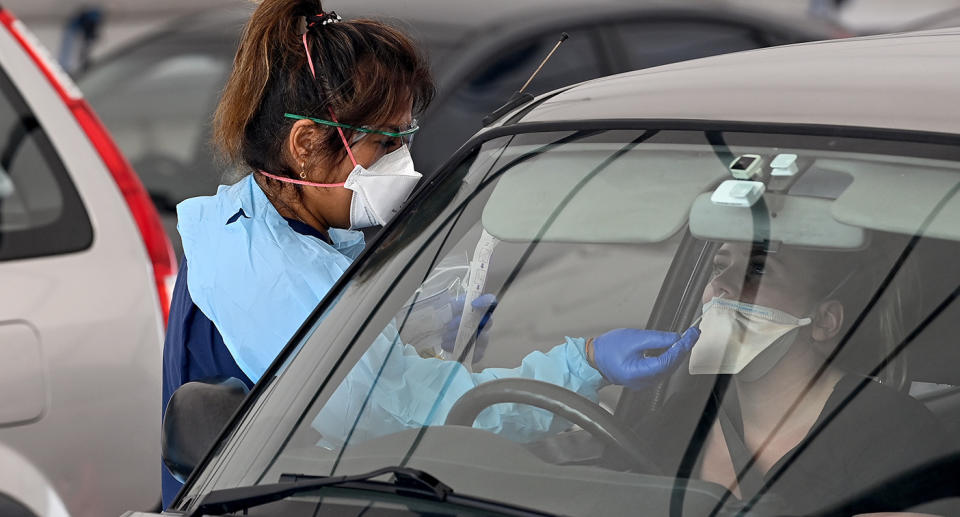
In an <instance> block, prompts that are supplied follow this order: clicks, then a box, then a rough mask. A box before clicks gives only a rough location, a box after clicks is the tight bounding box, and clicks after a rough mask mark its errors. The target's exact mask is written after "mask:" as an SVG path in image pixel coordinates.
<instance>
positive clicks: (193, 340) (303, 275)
mask: <svg viewBox="0 0 960 517" xmlns="http://www.w3.org/2000/svg"><path fill="white" fill-rule="evenodd" d="M433 94H434V85H433V82H432V79H431V76H430V72H429V69H428V65H427V63H426V61H425V60H424V58H423V57H422V55H421V53H420V52H419V50H418V49H417V48H416V46H415V45H414V44H413V42H412V41H411V40H410V38H409V37H407V36H406V35H404V34H403V33H401V32H400V31H398V30H396V29H394V28H392V27H389V26H387V25H385V24H383V23H380V22H377V21H373V20H350V21H345V20H341V19H340V17H339V16H337V15H336V13H334V12H326V11H324V9H323V6H322V5H321V3H320V1H319V0H263V1H262V2H260V4H259V5H258V7H257V8H256V10H255V11H254V13H253V15H252V16H251V18H250V20H249V22H248V23H247V25H246V27H245V28H244V32H243V36H242V39H241V42H240V46H239V49H238V50H237V55H236V58H235V59H234V68H233V71H232V73H231V75H230V78H229V80H228V82H227V85H226V87H225V89H224V92H223V95H222V97H221V100H220V103H219V105H218V107H217V111H216V114H215V116H214V127H213V129H214V143H215V144H216V145H217V147H218V148H219V150H220V151H221V152H222V154H223V155H224V156H225V157H226V158H227V160H228V161H229V162H230V163H232V164H234V165H236V166H238V167H239V168H240V169H241V170H245V171H246V172H247V174H246V176H245V177H244V178H243V179H241V180H240V181H239V182H237V183H235V184H233V185H229V186H221V187H220V188H219V189H218V190H217V193H216V195H213V196H208V197H198V198H193V199H188V200H186V201H184V202H182V203H180V205H178V207H177V216H178V226H177V228H178V230H179V232H180V235H181V238H182V241H183V250H184V255H185V257H184V260H183V262H182V264H181V265H180V270H179V273H178V277H177V282H176V285H175V287H174V292H173V300H172V304H171V310H170V319H169V322H168V327H167V336H166V340H165V343H164V352H163V361H164V362H163V410H164V411H166V406H167V402H168V401H169V400H170V397H171V395H172V394H173V392H174V391H175V390H176V389H177V388H178V387H180V386H181V385H183V384H184V383H187V382H190V381H194V380H207V379H216V378H228V377H234V378H237V379H240V380H241V381H242V382H243V383H244V384H246V385H247V386H248V387H252V386H253V384H254V383H255V382H256V381H257V380H258V379H259V378H260V377H261V376H262V375H263V373H264V372H265V371H266V369H267V367H268V366H269V365H270V364H271V362H272V361H273V360H274V358H275V357H276V356H277V354H278V353H279V352H280V351H281V350H282V349H283V347H284V346H285V345H286V344H287V342H288V341H289V340H290V338H291V337H292V336H293V335H294V333H295V332H296V331H297V329H298V328H299V327H300V325H301V324H302V323H303V322H304V321H305V320H306V318H307V317H308V316H309V315H310V313H311V312H312V311H313V310H314V308H315V307H316V306H317V304H318V303H319V302H320V301H321V300H322V299H323V297H324V296H325V295H326V294H327V292H328V291H329V290H330V288H331V287H332V286H333V285H334V283H335V282H336V281H337V280H338V279H339V278H340V276H341V275H342V274H343V272H344V271H345V270H346V269H347V267H348V266H349V265H350V263H351V262H352V261H353V260H354V258H356V257H357V255H358V254H359V253H360V252H361V251H362V250H363V248H364V240H363V234H362V233H361V232H360V231H359V230H360V229H363V228H366V227H373V226H377V225H383V224H385V223H386V222H387V221H389V220H390V218H391V217H393V215H394V214H395V213H396V212H397V210H398V209H399V206H400V205H401V204H402V202H403V201H404V200H405V199H406V197H407V196H408V195H409V194H410V192H411V191H412V190H413V189H414V187H415V186H416V184H417V182H418V181H419V179H420V174H419V173H417V172H416V171H415V170H414V166H413V161H412V159H411V157H410V152H409V149H408V144H409V142H410V138H411V137H412V136H413V134H414V133H415V132H416V131H417V123H416V120H415V119H414V118H413V114H414V113H419V112H421V111H422V110H423V109H424V108H425V107H426V106H427V104H428V103H429V102H430V100H431V99H432V97H433ZM478 300H480V306H477V305H476V304H475V305H474V306H475V308H478V309H482V308H483V307H484V304H486V306H489V305H490V304H491V302H492V301H491V298H490V297H480V298H479V299H478ZM460 307H461V311H462V303H461V305H460ZM643 337H644V338H646V337H651V338H652V340H646V339H632V340H630V342H628V343H624V346H625V347H626V348H628V349H632V350H639V349H640V348H642V347H658V348H664V347H665V346H669V345H670V343H674V342H677V345H676V346H674V347H673V348H671V350H670V352H668V353H665V354H663V355H661V356H659V357H650V358H645V359H644V360H641V361H638V362H633V363H630V364H629V365H628V367H626V369H625V370H624V372H629V373H624V374H623V375H625V376H626V377H631V376H634V377H636V378H641V377H642V378H646V377H651V376H656V375H659V374H661V373H662V372H665V371H668V370H670V369H671V368H672V367H673V365H674V364H675V363H676V362H677V361H679V359H680V358H682V357H684V356H685V354H686V353H687V352H688V351H689V350H690V346H692V343H693V341H694V340H695V339H696V336H695V335H693V334H691V335H689V336H687V337H686V339H685V340H680V336H679V335H677V334H672V333H650V334H644V335H643ZM383 339H384V340H386V342H391V338H390V337H389V336H387V337H384V338H383ZM450 345H452V343H450ZM615 352H616V353H618V354H619V353H627V352H623V351H622V350H616V351H615ZM611 353H614V352H611ZM418 359H420V358H418ZM438 363H440V361H433V362H432V361H430V360H427V359H422V360H421V363H420V364H421V366H422V367H426V368H432V367H436V365H437V364H438ZM446 364H456V363H450V362H446ZM618 371H619V369H618ZM583 372H586V373H583ZM490 374H491V375H492V374H493V372H490ZM510 374H512V375H518V376H519V375H522V376H527V377H532V378H540V379H549V380H551V381H552V382H555V383H558V384H560V385H563V386H565V387H568V388H570V389H572V390H575V391H581V392H584V391H587V392H589V391H592V390H595V387H596V386H597V385H598V383H599V379H600V374H599V373H597V371H596V370H594V369H593V368H592V367H590V366H589V365H588V364H587V360H586V350H585V343H584V342H583V340H580V341H577V342H570V343H567V344H566V345H565V346H564V347H563V348H561V349H558V350H557V351H556V352H554V353H553V354H552V355H547V356H545V355H544V354H537V355H534V354H531V356H530V357H528V358H527V359H525V360H524V364H523V366H522V367H521V368H518V369H514V370H512V371H511V372H510ZM582 375H589V378H586V379H584V378H581V376H582ZM485 378H486V377H484V376H482V375H480V376H476V377H470V376H468V382H469V383H470V385H471V386H472V385H475V384H476V383H478V382H482V381H483V380H484V379H485ZM364 382H366V380H364ZM425 394H426V395H429V392H425ZM350 403H351V401H350V400H345V401H344V404H345V406H344V408H347V407H348V406H349V404H350ZM340 414H341V416H342V414H343V412H341V413H340ZM335 420H336V415H335V416H334V418H332V419H331V421H330V423H332V424H336V423H337V422H335ZM180 486H181V484H180V482H179V481H177V480H176V479H175V478H174V477H173V476H172V475H171V474H170V473H169V472H168V471H167V470H166V469H165V468H164V470H163V506H164V508H166V507H167V506H168V505H169V504H170V503H171V502H172V500H173V498H174V497H175V495H176V492H177V491H178V490H179V487H180Z"/></svg>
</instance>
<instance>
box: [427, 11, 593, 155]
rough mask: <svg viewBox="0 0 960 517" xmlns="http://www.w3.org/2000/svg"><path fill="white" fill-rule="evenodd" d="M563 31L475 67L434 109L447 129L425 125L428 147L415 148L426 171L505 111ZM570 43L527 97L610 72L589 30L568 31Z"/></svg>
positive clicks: (510, 49)
mask: <svg viewBox="0 0 960 517" xmlns="http://www.w3.org/2000/svg"><path fill="white" fill-rule="evenodd" d="M561 32H562V31H561V30H560V29H557V30H556V31H555V32H550V33H546V34H540V35H538V36H536V37H534V38H531V39H528V40H526V41H521V42H517V43H513V44H510V45H507V46H505V47H501V48H500V49H499V50H497V51H496V53H494V54H493V55H492V56H488V58H487V59H488V60H487V61H482V62H478V63H476V64H475V66H473V67H472V69H473V70H474V71H473V72H472V73H471V75H470V76H468V77H467V78H466V80H464V81H463V82H461V83H458V84H454V85H452V88H451V90H450V97H448V98H445V99H443V100H441V101H440V102H439V103H438V104H437V106H436V112H435V114H434V115H433V116H434V117H435V118H433V120H442V121H443V124H436V125H434V126H429V125H428V126H424V128H423V130H422V131H421V134H420V136H419V137H418V139H419V140H421V141H423V142H430V143H431V145H430V146H429V147H427V146H422V147H419V148H418V146H417V145H416V144H415V145H414V148H413V152H414V159H415V161H416V162H417V165H418V166H419V167H420V168H421V170H423V171H424V172H428V171H433V170H434V169H435V168H436V167H437V166H439V165H440V164H441V163H442V160H444V159H446V158H447V156H449V154H450V153H452V152H453V151H455V150H456V149H457V147H459V146H460V144H462V143H463V142H465V141H466V140H467V139H468V138H470V136H471V135H473V133H475V132H477V131H479V130H480V129H481V127H482V125H481V120H482V119H483V117H484V116H486V115H488V114H490V113H491V112H492V111H493V110H495V109H497V108H499V107H500V106H502V105H503V104H504V103H505V102H507V99H509V98H510V96H511V95H512V94H513V93H514V92H516V91H517V90H519V89H520V87H521V86H523V84H524V83H525V82H526V81H527V79H528V78H529V77H530V75H531V74H533V72H534V70H536V69H537V66H538V65H539V64H540V62H541V61H542V60H543V58H544V57H546V55H547V54H548V53H549V52H550V49H552V48H553V46H554V45H556V43H557V41H558V40H559V39H560V34H561ZM567 33H568V34H569V35H570V38H569V39H568V40H567V41H566V42H564V44H563V45H562V46H561V47H560V49H559V50H558V51H557V53H556V54H555V55H554V56H553V57H552V58H551V59H550V60H549V61H548V62H547V64H546V65H544V67H543V69H542V70H541V71H540V73H539V74H537V77H536V78H535V79H534V80H533V82H532V83H530V86H529V87H528V88H527V90H526V91H527V92H529V93H532V94H533V95H538V94H541V93H545V92H548V91H551V90H555V89H557V88H560V87H562V86H567V85H571V84H575V83H578V82H582V81H586V80H588V79H593V78H596V77H600V76H601V75H605V74H607V73H610V72H609V70H607V69H606V68H605V66H604V65H602V64H601V58H600V51H601V50H600V48H599V42H598V41H597V40H596V38H595V37H594V35H593V32H592V31H591V30H590V29H579V30H569V31H567Z"/></svg>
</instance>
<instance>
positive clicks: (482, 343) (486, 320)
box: [440, 293, 497, 362]
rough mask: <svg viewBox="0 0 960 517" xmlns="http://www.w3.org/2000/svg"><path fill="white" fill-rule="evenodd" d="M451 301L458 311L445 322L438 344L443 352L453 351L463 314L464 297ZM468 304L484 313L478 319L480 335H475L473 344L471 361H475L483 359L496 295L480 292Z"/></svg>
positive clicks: (495, 305) (491, 324)
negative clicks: (475, 339) (441, 339)
mask: <svg viewBox="0 0 960 517" xmlns="http://www.w3.org/2000/svg"><path fill="white" fill-rule="evenodd" d="M452 302H453V303H452V304H451V306H453V307H456V308H458V309H459V312H455V313H454V316H453V318H451V319H450V320H449V321H448V322H447V325H446V328H445V329H444V336H443V342H442V344H441V345H440V346H441V348H443V350H444V351H445V352H453V347H454V345H455V344H456V342H457V330H459V329H460V319H461V317H462V315H463V303H464V297H462V296H460V297H457V298H456V299H455V300H452ZM470 306H471V307H473V310H475V311H484V312H485V313H486V314H485V315H484V316H483V319H482V320H480V329H479V330H480V335H479V336H477V342H476V344H475V345H474V351H473V361H474V362H476V361H479V360H481V359H483V354H484V353H485V352H486V350H487V333H488V332H489V331H490V327H492V326H493V309H495V308H496V307H497V297H496V296H494V295H492V294H489V293H487V294H481V295H480V296H478V297H477V298H476V299H475V300H473V302H471V303H470ZM454 359H457V358H454Z"/></svg>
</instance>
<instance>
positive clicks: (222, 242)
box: [163, 176, 604, 508]
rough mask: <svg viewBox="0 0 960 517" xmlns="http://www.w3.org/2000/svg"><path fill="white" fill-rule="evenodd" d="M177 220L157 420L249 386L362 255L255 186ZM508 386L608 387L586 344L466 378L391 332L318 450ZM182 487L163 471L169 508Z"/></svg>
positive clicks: (334, 411)
mask: <svg viewBox="0 0 960 517" xmlns="http://www.w3.org/2000/svg"><path fill="white" fill-rule="evenodd" d="M178 214H179V217H180V224H179V225H178V228H179V230H180V233H181V236H182V237H183V243H184V252H185V255H186V257H185V259H184V262H183V265H182V266H181V268H180V274H179V276H178V278H177V282H176V285H175V287H174V293H173V303H172V305H171V310H170V321H169V323H168V328H167V337H166V341H165V343H164V354H163V355H164V364H163V370H164V371H163V409H164V410H166V404H167V401H169V399H170V396H171V395H172V394H173V392H174V391H175V390H176V389H177V388H178V387H179V386H181V385H182V384H184V383H186V382H189V381H192V380H199V379H204V378H211V377H236V378H238V379H240V380H242V381H243V382H244V383H245V384H246V385H247V386H249V387H252V385H253V383H254V382H256V381H257V380H258V379H259V378H260V376H261V375H262V374H263V373H264V371H265V370H266V368H267V367H268V366H269V364H270V362H272V360H273V358H274V357H275V356H276V355H277V354H278V353H279V352H280V350H282V349H283V347H284V346H285V345H286V344H287V342H288V341H289V339H290V337H292V335H293V334H294V332H296V330H297V329H298V328H299V326H300V324H301V323H302V322H303V321H304V320H305V319H306V318H307V316H309V315H310V313H311V312H312V311H313V309H314V308H315V306H316V304H317V303H319V301H320V300H321V299H322V298H323V296H324V295H325V294H326V293H327V291H329V289H330V288H331V287H332V286H333V284H334V283H335V282H336V281H337V279H338V278H339V275H340V274H342V272H343V271H344V270H345V269H346V267H347V266H349V264H350V262H352V260H353V259H354V258H355V257H356V255H357V254H359V252H360V251H361V250H362V246H363V241H362V234H360V235H361V237H360V240H359V244H358V239H357V234H359V232H347V231H344V230H331V231H330V232H329V236H330V239H331V240H326V239H324V237H323V235H322V234H320V233H319V232H317V231H316V230H314V229H313V228H311V227H309V226H307V225H305V224H303V223H301V222H299V221H290V220H287V219H284V218H282V217H281V216H280V215H279V213H277V211H276V209H275V208H273V206H272V205H271V204H270V202H269V201H268V200H267V198H266V196H265V195H264V194H263V192H262V191H261V190H260V188H259V186H258V185H257V184H256V182H255V181H253V178H252V177H251V176H248V177H247V178H246V179H244V180H242V181H241V182H239V183H237V184H236V185H233V186H229V187H227V186H221V187H220V189H219V190H218V191H217V195H215V196H210V197H205V198H193V199H191V200H187V201H185V202H183V203H181V205H180V206H178ZM188 262H189V264H190V266H189V272H188V268H187V263H188ZM277 293H282V295H279V296H278V295H277ZM503 377H526V378H532V379H539V380H543V381H546V382H550V383H553V384H556V385H559V386H564V387H566V388H568V389H570V390H572V391H575V392H577V393H580V394H581V395H584V396H586V397H588V398H591V399H594V400H596V393H597V390H598V389H599V388H600V387H601V386H602V385H603V383H604V380H603V377H602V376H601V375H600V373H599V372H598V371H596V370H595V369H594V368H592V367H590V366H589V365H588V363H587V361H586V359H585V352H584V340H583V339H582V338H567V339H566V341H565V342H564V343H563V344H561V345H558V346H556V347H554V348H553V349H552V350H550V351H549V352H547V353H541V352H534V353H531V354H529V355H528V356H527V357H525V358H524V359H523V361H522V364H521V365H520V366H519V367H517V368H488V369H486V370H484V371H482V372H478V373H471V372H469V371H468V370H466V369H465V368H463V366H462V365H460V364H459V363H456V362H450V361H441V360H439V359H425V358H422V357H420V356H419V355H418V354H417V352H416V350H415V349H414V348H413V347H412V346H410V345H407V344H404V343H402V342H401V341H400V339H399V336H398V333H397V330H396V328H395V326H394V325H393V323H391V324H390V325H388V326H387V328H385V329H384V331H383V332H382V333H381V334H380V335H379V336H378V337H377V339H376V340H375V341H374V343H372V344H371V346H370V348H369V349H368V351H367V352H366V353H365V354H364V355H363V356H362V357H361V359H360V361H359V363H357V365H355V366H354V368H353V369H352V370H351V371H350V373H349V374H348V375H347V377H346V378H345V379H344V381H343V382H342V383H341V384H340V386H338V388H337V390H336V391H335V392H334V393H333V395H332V397H331V399H330V400H329V401H328V402H327V403H326V404H325V405H324V406H323V408H322V410H321V411H319V413H318V414H317V416H316V418H315V419H314V421H313V427H314V428H316V429H317V430H318V431H320V433H321V434H322V435H323V440H322V441H321V443H320V444H318V445H321V446H327V447H337V446H339V445H341V444H342V443H343V442H344V441H345V440H346V439H347V438H348V437H349V438H350V440H351V441H354V442H356V441H361V440H364V439H368V438H373V437H376V436H381V435H385V434H389V433H393V432H397V431H401V430H404V429H408V428H415V427H420V426H423V425H436V424H440V423H442V422H443V420H444V418H445V417H446V414H447V412H448V411H449V409H450V407H451V406H452V404H453V403H454V402H456V400H457V399H458V398H459V397H460V396H461V395H463V393H465V392H466V391H468V390H469V389H471V388H473V387H474V386H476V385H478V384H481V383H483V382H486V381H489V380H493V379H497V378H503ZM560 425H561V422H558V419H556V418H555V417H554V415H553V414H551V413H549V412H547V411H544V410H540V409H536V408H532V407H529V406H521V405H516V404H498V405H496V406H493V407H491V408H489V409H488V410H487V411H484V412H483V413H482V414H481V415H480V416H479V417H478V418H477V421H476V423H475V427H478V428H483V429H488V430H491V431H494V432H499V433H502V434H504V435H506V436H508V437H510V438H512V439H515V440H518V441H529V440H532V439H535V438H537V437H539V436H542V435H543V434H545V433H550V432H555V431H558V430H559V426H560ZM180 486H181V485H180V483H179V482H177V480H176V479H174V478H173V476H171V475H170V474H169V473H168V472H167V471H166V468H164V472H163V506H164V508H166V507H167V506H168V505H169V504H170V502H171V501H172V500H173V498H174V497H175V496H176V492H177V491H178V490H179V488H180Z"/></svg>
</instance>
